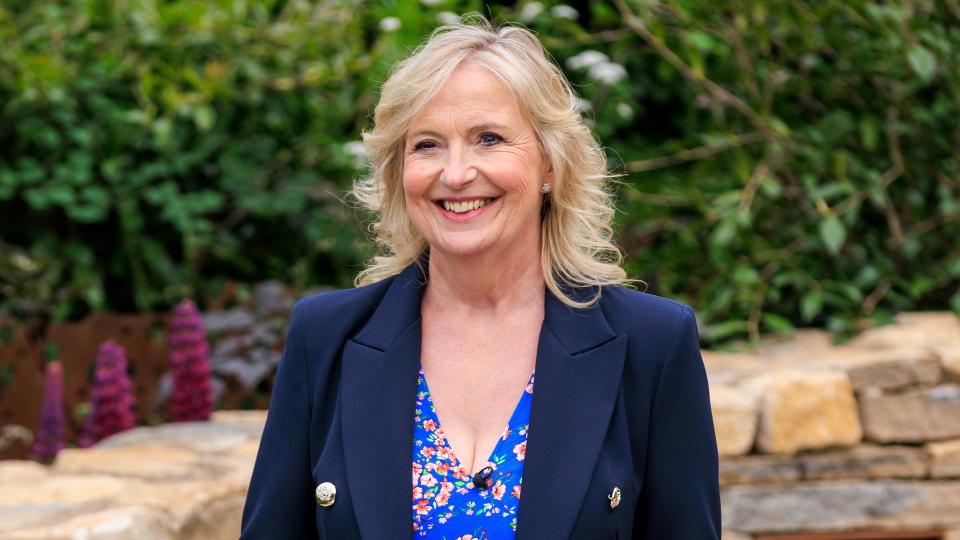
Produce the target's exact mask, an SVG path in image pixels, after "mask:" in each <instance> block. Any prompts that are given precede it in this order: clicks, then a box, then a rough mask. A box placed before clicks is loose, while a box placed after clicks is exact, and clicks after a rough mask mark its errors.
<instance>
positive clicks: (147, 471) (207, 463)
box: [54, 445, 228, 481]
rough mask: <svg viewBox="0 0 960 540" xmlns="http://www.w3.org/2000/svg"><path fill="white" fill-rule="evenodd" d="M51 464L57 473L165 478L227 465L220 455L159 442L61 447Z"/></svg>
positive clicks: (214, 471)
mask: <svg viewBox="0 0 960 540" xmlns="http://www.w3.org/2000/svg"><path fill="white" fill-rule="evenodd" d="M54 466H55V467H56V470H57V472H60V473H72V474H110V475H114V476H127V477H134V478H143V479H153V480H164V481H170V480H174V479H200V478H206V479H213V478H217V477H219V476H221V475H222V474H224V473H225V472H226V470H227V468H228V466H227V464H225V463H223V462H222V460H220V459H219V458H216V457H212V456H203V455H195V454H194V453H192V452H189V451H187V450H184V449H181V448H176V447H173V446H159V445H158V446H143V447H136V446H120V447H115V448H111V447H103V448H97V447H95V448H91V449H80V448H68V449H64V450H61V451H60V453H59V454H58V455H57V459H56V462H55V463H54Z"/></svg>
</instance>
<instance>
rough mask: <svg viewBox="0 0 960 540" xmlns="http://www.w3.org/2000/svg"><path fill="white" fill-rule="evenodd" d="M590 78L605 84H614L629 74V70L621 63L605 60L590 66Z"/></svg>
mask: <svg viewBox="0 0 960 540" xmlns="http://www.w3.org/2000/svg"><path fill="white" fill-rule="evenodd" d="M588 74H589V75H590V78H591V79H593V80H595V81H599V82H602V83H604V84H614V83H616V82H619V81H620V80H622V79H623V78H624V77H626V76H627V70H626V69H625V68H624V67H623V66H621V65H620V64H614V63H613V62H604V63H602V64H596V65H594V66H591V67H590V71H589V72H588Z"/></svg>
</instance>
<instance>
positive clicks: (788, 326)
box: [760, 313, 794, 334]
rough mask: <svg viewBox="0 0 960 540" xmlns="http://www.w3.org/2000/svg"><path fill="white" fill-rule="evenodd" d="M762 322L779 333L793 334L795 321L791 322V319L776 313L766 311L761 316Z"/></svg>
mask: <svg viewBox="0 0 960 540" xmlns="http://www.w3.org/2000/svg"><path fill="white" fill-rule="evenodd" d="M760 322H762V323H763V324H764V325H765V326H766V327H767V328H769V329H771V330H773V331H774V332H776V333H778V334H793V332H794V327H793V323H792V322H790V319H787V318H786V317H783V316H781V315H777V314H776V313H764V314H763V315H761V316H760Z"/></svg>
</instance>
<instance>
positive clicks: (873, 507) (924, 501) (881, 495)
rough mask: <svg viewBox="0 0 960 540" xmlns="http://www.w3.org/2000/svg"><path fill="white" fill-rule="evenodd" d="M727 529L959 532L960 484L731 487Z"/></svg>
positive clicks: (726, 495) (725, 493) (725, 507)
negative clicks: (935, 530)
mask: <svg viewBox="0 0 960 540" xmlns="http://www.w3.org/2000/svg"><path fill="white" fill-rule="evenodd" d="M721 505H722V513H723V524H724V527H727V528H729V529H732V530H735V531H739V532H742V533H749V534H778V533H790V532H795V531H804V532H806V533H813V532H838V531H856V530H885V529H889V530H898V529H899V530H904V529H915V530H925V529H941V530H942V529H947V530H951V529H956V528H960V481H953V482H949V481H945V482H923V481H917V480H853V481H822V482H803V483H800V484H793V485H788V486H730V487H727V488H725V489H723V490H722V492H721Z"/></svg>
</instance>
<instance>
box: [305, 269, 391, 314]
mask: <svg viewBox="0 0 960 540" xmlns="http://www.w3.org/2000/svg"><path fill="white" fill-rule="evenodd" d="M393 279H394V278H392V277H391V278H387V279H384V280H382V281H378V282H376V283H372V284H369V285H364V286H362V287H355V288H352V289H338V290H332V291H323V292H318V293H314V294H311V295H307V296H304V297H303V298H301V299H300V300H298V301H297V305H296V307H295V308H294V312H295V313H296V312H297V311H299V312H301V313H300V316H302V317H303V318H304V319H305V320H308V321H309V320H311V319H315V318H317V317H321V318H326V317H327V316H329V315H331V314H337V315H347V316H349V314H351V313H354V312H357V313H361V312H367V311H369V312H372V311H373V310H374V309H376V307H377V305H378V304H379V303H380V300H381V299H383V295H384V294H386V291H387V289H388V288H389V287H390V282H391V281H393Z"/></svg>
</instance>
